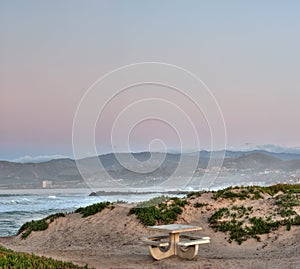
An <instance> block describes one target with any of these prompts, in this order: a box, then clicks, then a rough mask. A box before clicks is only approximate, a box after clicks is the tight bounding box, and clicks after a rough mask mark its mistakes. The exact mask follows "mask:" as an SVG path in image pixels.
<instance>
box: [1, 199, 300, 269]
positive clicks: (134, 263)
mask: <svg viewBox="0 0 300 269" xmlns="http://www.w3.org/2000/svg"><path fill="white" fill-rule="evenodd" d="M190 202H191V203H192V204H193V203H195V202H205V203H208V206H206V207H203V208H195V207H193V205H192V204H191V205H189V206H186V207H185V210H184V212H183V214H182V215H181V216H180V217H179V219H178V221H177V223H187V224H191V225H199V226H202V227H203V231H201V232H200V234H202V235H205V236H210V237H211V244H207V245H201V246H200V251H199V255H198V257H197V258H196V259H195V260H192V261H187V260H182V259H180V258H178V257H171V258H168V259H165V260H162V261H154V260H153V259H152V258H151V256H150V255H149V254H148V249H147V246H145V245H143V244H142V242H141V241H140V239H139V238H140V237H141V236H143V235H148V234H151V233H153V232H150V231H149V230H148V229H147V228H146V227H144V226H143V225H141V224H140V223H139V222H138V221H137V220H136V217H135V216H134V215H130V216H128V211H129V208H130V207H132V206H133V205H116V206H115V208H114V209H104V210H103V211H102V212H100V213H98V214H96V215H93V216H90V217H87V218H82V217H81V215H80V214H69V215H67V216H66V217H64V218H59V219H57V220H55V221H54V222H53V223H51V224H50V226H49V228H48V229H47V230H46V231H43V232H33V233H32V234H31V235H30V236H29V237H28V238H27V239H26V240H22V239H21V238H20V236H16V237H5V238H0V244H1V245H4V246H6V247H8V248H11V249H13V250H16V251H23V252H29V253H31V252H33V253H35V254H37V255H44V256H48V257H54V258H57V259H60V260H65V261H73V262H75V263H78V264H82V265H84V264H88V265H89V266H93V267H95V268H101V269H102V268H103V269H104V268H161V269H169V268H170V269H173V268H174V269H177V268H178V269H179V268H180V269H181V268H190V269H192V268H193V269H198V268H204V269H212V268H216V269H217V268H226V269H228V268H251V269H258V268H262V269H267V268H270V269H271V268H278V269H285V268H287V269H300V228H299V226H293V227H292V229H291V231H286V228H285V227H282V228H280V229H279V230H278V231H275V232H272V233H270V234H269V235H264V236H262V240H261V242H257V241H256V240H254V239H250V240H248V241H247V242H244V243H243V244H242V245H238V244H237V243H235V242H233V243H228V242H227V240H226V235H225V234H224V233H221V232H217V233H215V232H214V231H213V230H212V229H211V228H210V227H209V225H208V223H207V218H208V217H209V216H210V215H211V212H212V211H213V210H215V209H216V208H220V207H226V206H229V205H230V204H233V202H231V201H228V200H222V199H221V200H218V201H214V200H212V199H211V194H205V195H202V196H201V197H199V198H196V199H193V200H191V201H190ZM235 203H237V204H241V203H242V204H244V205H245V206H250V205H251V206H253V207H254V208H255V207H259V208H260V209H259V211H258V213H257V215H258V216H260V215H261V216H263V215H264V214H265V213H266V212H267V211H268V210H269V208H270V206H271V205H270V201H269V200H268V199H264V200H258V201H253V200H247V201H243V202H241V201H237V202H235Z"/></svg>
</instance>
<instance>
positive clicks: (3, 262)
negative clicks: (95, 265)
mask: <svg viewBox="0 0 300 269" xmlns="http://www.w3.org/2000/svg"><path fill="white" fill-rule="evenodd" d="M0 268H2V269H22V268H26V269H36V268H47V269H58V268H59V269H83V268H85V269H88V267H87V265H86V266H84V267H82V266H78V265H75V264H73V263H71V262H62V261H57V260H54V259H52V258H45V257H39V256H36V255H34V254H25V253H17V252H14V251H12V250H10V249H6V248H4V247H1V246H0Z"/></svg>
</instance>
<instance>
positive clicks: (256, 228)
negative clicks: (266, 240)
mask: <svg viewBox="0 0 300 269" xmlns="http://www.w3.org/2000/svg"><path fill="white" fill-rule="evenodd" d="M249 221H250V223H251V224H252V226H251V228H250V230H249V231H250V234H251V235H253V234H254V235H257V234H267V233H269V232H270V231H273V230H276V229H278V227H279V226H280V221H267V220H264V219H262V218H256V217H254V218H250V219H249Z"/></svg>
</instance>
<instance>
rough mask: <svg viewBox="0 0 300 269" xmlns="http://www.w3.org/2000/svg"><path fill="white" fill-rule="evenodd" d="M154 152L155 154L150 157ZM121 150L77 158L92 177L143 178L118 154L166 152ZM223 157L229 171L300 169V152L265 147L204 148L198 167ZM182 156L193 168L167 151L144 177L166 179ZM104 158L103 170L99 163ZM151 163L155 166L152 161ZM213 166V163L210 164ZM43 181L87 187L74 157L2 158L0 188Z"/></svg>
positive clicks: (142, 158) (137, 156) (126, 156)
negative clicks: (24, 160) (25, 160)
mask: <svg viewBox="0 0 300 269" xmlns="http://www.w3.org/2000/svg"><path fill="white" fill-rule="evenodd" d="M151 155H152V156H151ZM151 155H150V153H149V152H141V153H132V154H130V153H118V154H116V155H115V154H113V153H110V154H105V155H101V156H98V157H91V158H85V159H82V160H79V161H78V164H79V165H80V166H83V167H84V168H85V173H86V174H85V176H87V177H90V178H97V177H104V176H105V171H104V170H106V171H107V172H108V173H109V174H110V176H112V177H113V178H116V179H120V178H121V179H124V180H126V179H130V180H133V181H134V180H136V181H138V180H140V178H141V174H140V173H136V172H133V171H130V170H128V169H126V168H124V167H123V166H122V165H121V164H120V163H119V162H118V160H117V158H116V157H121V158H122V160H123V161H124V162H125V164H126V167H131V166H132V165H134V164H133V163H132V160H131V158H129V157H130V156H133V157H134V158H135V159H137V160H139V161H140V162H141V164H142V163H143V162H147V160H149V158H150V156H151V159H153V162H154V163H153V166H154V167H155V162H156V160H159V159H160V158H162V157H163V153H151ZM211 155H213V156H214V158H216V159H218V158H222V156H223V155H224V156H225V159H224V162H223V167H224V168H227V169H228V170H233V171H242V170H245V169H248V170H253V171H256V172H259V171H264V170H267V169H273V170H274V169H277V170H281V171H285V172H290V171H297V170H300V154H297V153H274V152H268V151H264V150H252V151H228V150H226V151H217V152H213V153H211V152H209V151H201V152H199V162H198V168H199V169H209V168H210V167H208V164H209V162H208V161H209V158H210V156H211ZM180 158H185V163H186V166H185V169H190V167H189V158H193V156H192V155H190V154H182V155H180V154H176V153H175V154H171V153H168V154H166V158H165V159H164V161H163V163H162V165H161V166H159V168H157V169H155V170H154V171H153V172H150V173H145V174H143V177H144V178H165V177H168V176H170V175H171V174H172V173H173V172H174V171H175V169H176V167H177V165H178V163H179V161H180ZM98 160H99V161H101V163H102V166H103V169H102V168H101V169H100V168H99V166H98V165H97V162H98ZM148 165H150V166H151V165H152V164H151V163H150V164H149V162H148ZM210 165H213V164H210ZM43 180H49V181H52V182H53V186H55V187H85V186H86V185H85V182H84V181H83V179H82V177H81V174H80V173H79V171H78V168H77V165H76V162H75V161H74V160H72V159H55V160H51V161H47V162H40V163H15V162H8V161H0V189H1V188H2V189H3V188H40V187H41V185H42V181H43Z"/></svg>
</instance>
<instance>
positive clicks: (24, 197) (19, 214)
mask: <svg viewBox="0 0 300 269" xmlns="http://www.w3.org/2000/svg"><path fill="white" fill-rule="evenodd" d="M89 193H91V190H89V189H73V190H69V189H68V190H13V191H12V190H10V191H9V190H5V191H0V236H1V237H2V236H11V235H15V234H16V233H17V232H18V230H19V228H20V227H21V226H22V224H24V223H25V222H28V221H31V220H38V219H42V218H44V217H46V216H48V215H50V214H54V213H58V212H64V213H69V212H73V211H74V210H75V209H77V208H78V207H84V206H87V205H91V204H94V203H99V202H102V201H109V202H114V201H117V200H119V201H120V200H122V201H126V202H129V203H131V202H140V201H146V200H149V199H151V198H153V197H156V196H160V195H162V194H155V193H151V194H138V195H137V194H128V195H112V196H101V197H100V196H89Z"/></svg>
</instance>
